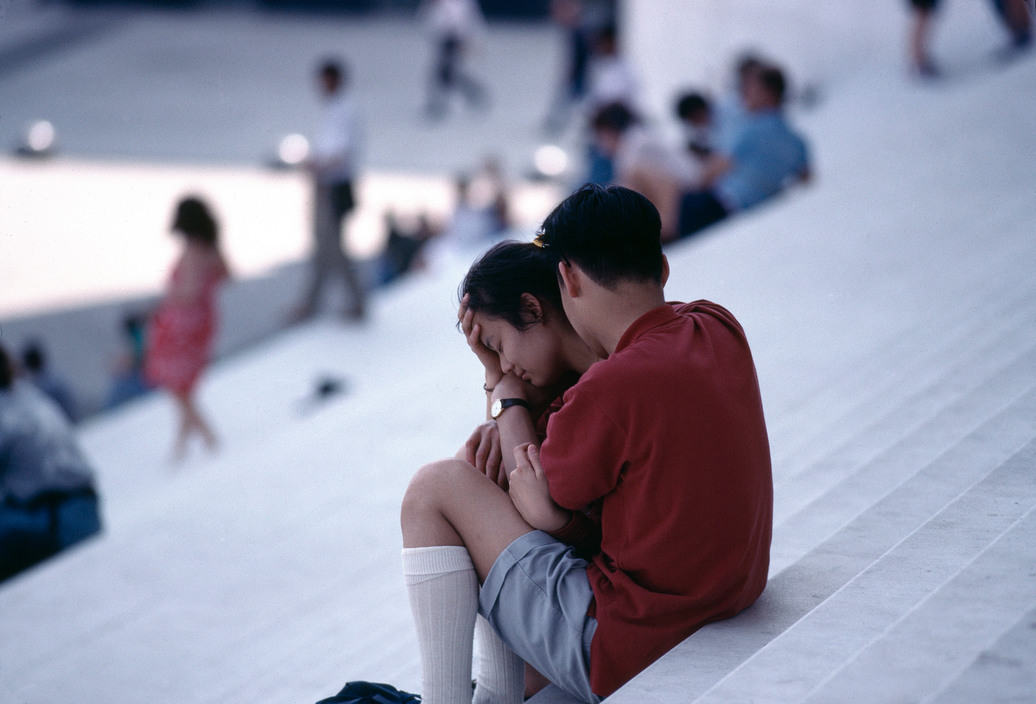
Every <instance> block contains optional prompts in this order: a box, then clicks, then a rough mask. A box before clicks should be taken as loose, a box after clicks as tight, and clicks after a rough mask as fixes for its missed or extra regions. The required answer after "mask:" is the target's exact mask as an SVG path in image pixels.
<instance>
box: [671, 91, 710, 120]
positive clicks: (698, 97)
mask: <svg viewBox="0 0 1036 704" xmlns="http://www.w3.org/2000/svg"><path fill="white" fill-rule="evenodd" d="M709 110H710V108H709V101H708V100H707V99H706V98H705V96H704V95H702V94H701V93H698V92H696V91H691V92H688V93H683V94H682V95H681V96H680V97H679V98H678V99H677V101H676V116H677V117H678V118H680V119H681V120H688V119H691V118H692V117H694V116H695V115H702V114H707V113H708V112H709Z"/></svg>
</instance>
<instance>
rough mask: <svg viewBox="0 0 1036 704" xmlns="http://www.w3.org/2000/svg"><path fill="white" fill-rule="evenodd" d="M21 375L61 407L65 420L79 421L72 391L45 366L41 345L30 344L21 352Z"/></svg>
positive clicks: (36, 343)
mask: <svg viewBox="0 0 1036 704" xmlns="http://www.w3.org/2000/svg"><path fill="white" fill-rule="evenodd" d="M22 373H23V374H24V375H25V378H26V379H28V380H29V381H31V382H32V383H33V385H34V386H35V387H36V388H37V389H39V390H40V391H42V392H43V393H45V394H47V396H50V397H51V398H52V399H53V400H54V402H55V403H56V404H58V406H60V407H61V410H62V411H63V412H64V414H65V417H66V418H68V419H69V420H70V421H72V422H73V423H75V422H76V421H77V420H78V419H79V414H78V413H77V412H76V404H75V401H74V400H73V398H72V391H71V390H70V389H69V388H68V384H67V383H65V380H64V379H62V378H61V377H60V376H58V375H57V374H55V373H54V372H53V370H51V368H50V365H48V364H47V353H46V352H45V351H44V349H43V344H42V343H39V342H30V343H28V344H27V345H26V346H25V348H24V349H23V350H22Z"/></svg>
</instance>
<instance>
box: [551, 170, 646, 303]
mask: <svg viewBox="0 0 1036 704" xmlns="http://www.w3.org/2000/svg"><path fill="white" fill-rule="evenodd" d="M661 230H662V222H661V219H660V217H659V215H658V209H656V208H655V206H654V205H652V204H651V201H649V200H648V199H647V198H645V197H644V196H643V195H641V194H640V193H637V192H636V191H632V190H630V189H628V188H623V187H622V186H601V185H598V184H596V183H588V184H586V185H584V186H582V187H581V188H580V189H579V190H577V191H576V192H575V193H573V194H572V195H570V196H569V197H568V198H566V199H565V200H563V201H562V202H561V204H560V205H558V206H557V207H556V208H555V209H554V211H553V212H552V213H551V214H550V215H548V216H547V219H546V220H544V221H543V227H542V229H541V234H540V236H539V240H540V242H542V243H543V245H544V247H545V251H546V253H547V254H548V255H549V257H550V258H552V259H553V260H554V261H555V262H559V261H565V262H568V263H569V264H576V265H577V266H579V268H580V269H582V270H583V271H584V272H586V274H587V275H588V276H589V277H590V278H591V279H593V280H594V281H596V282H597V283H598V284H600V285H601V286H605V287H607V288H612V287H614V286H615V285H616V284H618V283H619V282H620V281H654V282H657V283H661V282H662V270H663V264H662V261H663V257H662V240H661Z"/></svg>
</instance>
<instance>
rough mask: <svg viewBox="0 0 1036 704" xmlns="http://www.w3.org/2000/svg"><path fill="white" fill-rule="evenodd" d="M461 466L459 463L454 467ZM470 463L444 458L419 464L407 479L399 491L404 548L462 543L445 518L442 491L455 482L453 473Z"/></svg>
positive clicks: (447, 489)
mask: <svg viewBox="0 0 1036 704" xmlns="http://www.w3.org/2000/svg"><path fill="white" fill-rule="evenodd" d="M458 465H461V466H458ZM464 467H468V468H470V465H467V463H465V462H463V461H462V460H456V459H447V460H440V461H439V462H432V463H431V464H426V465H425V466H423V467H421V468H420V469H419V470H417V472H415V473H414V476H413V477H411V478H410V484H409V485H408V486H407V489H406V492H405V493H404V494H403V504H402V507H401V510H400V524H401V526H402V529H403V544H404V546H406V547H425V546H431V545H462V544H463V541H461V539H460V536H459V535H458V534H457V532H456V530H454V528H453V526H452V525H450V522H449V521H448V520H447V519H446V515H445V514H446V511H445V506H444V505H443V504H444V493H446V492H448V491H450V489H449V487H451V486H452V485H454V484H455V483H456V480H455V478H453V477H455V475H456V473H457V472H458V471H464Z"/></svg>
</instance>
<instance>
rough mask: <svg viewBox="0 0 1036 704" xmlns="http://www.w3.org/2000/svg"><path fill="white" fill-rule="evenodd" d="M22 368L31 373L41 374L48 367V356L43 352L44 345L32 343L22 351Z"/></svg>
mask: <svg viewBox="0 0 1036 704" xmlns="http://www.w3.org/2000/svg"><path fill="white" fill-rule="evenodd" d="M22 366H23V367H25V368H26V369H28V370H29V371H30V372H39V371H42V370H43V367H45V366H47V355H46V353H45V352H44V351H43V345H41V344H40V343H38V342H30V343H28V344H27V345H25V347H24V348H23V349H22Z"/></svg>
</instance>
